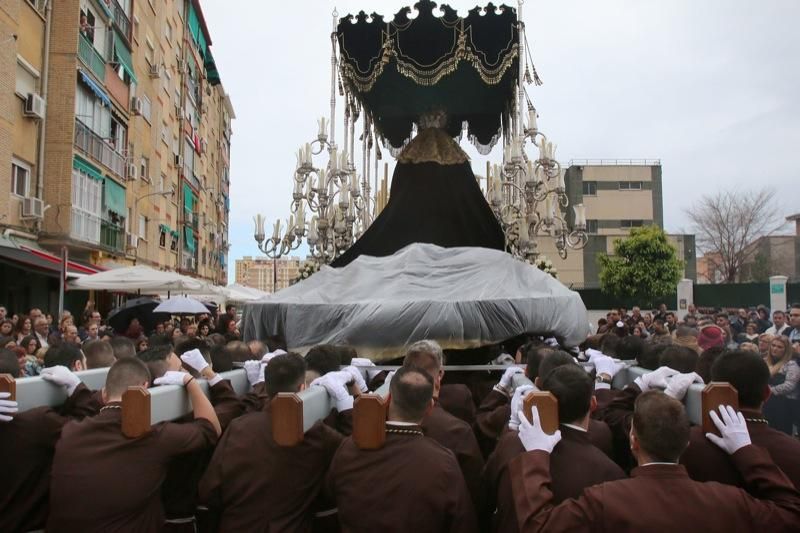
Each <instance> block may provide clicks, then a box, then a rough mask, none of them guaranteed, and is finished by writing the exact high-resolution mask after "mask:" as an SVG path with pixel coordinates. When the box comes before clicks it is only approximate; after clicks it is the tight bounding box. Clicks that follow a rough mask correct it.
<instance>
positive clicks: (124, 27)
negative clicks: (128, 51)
mask: <svg viewBox="0 0 800 533" xmlns="http://www.w3.org/2000/svg"><path fill="white" fill-rule="evenodd" d="M108 4H109V6H110V7H111V13H112V14H113V18H114V24H116V25H117V28H119V31H120V32H122V35H124V36H125V38H126V39H128V42H130V40H131V19H129V18H128V15H126V14H125V10H124V9H122V6H121V5H119V2H117V0H110V1H109V2H108Z"/></svg>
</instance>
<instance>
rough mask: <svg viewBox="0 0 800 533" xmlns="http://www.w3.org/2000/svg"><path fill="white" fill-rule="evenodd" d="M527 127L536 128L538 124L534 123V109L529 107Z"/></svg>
mask: <svg viewBox="0 0 800 533" xmlns="http://www.w3.org/2000/svg"><path fill="white" fill-rule="evenodd" d="M528 129H531V130H538V129H539V126H538V124H537V123H536V110H535V109H533V108H531V109H529V110H528Z"/></svg>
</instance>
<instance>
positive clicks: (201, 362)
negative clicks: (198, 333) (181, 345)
mask: <svg viewBox="0 0 800 533" xmlns="http://www.w3.org/2000/svg"><path fill="white" fill-rule="evenodd" d="M181 361H183V362H184V363H186V364H187V365H189V366H190V367H192V368H193V369H195V370H196V371H197V372H202V371H203V370H205V369H206V368H207V367H208V361H206V359H205V357H203V354H201V353H200V350H197V349H195V350H189V351H188V352H186V353H185V354H183V355H181Z"/></svg>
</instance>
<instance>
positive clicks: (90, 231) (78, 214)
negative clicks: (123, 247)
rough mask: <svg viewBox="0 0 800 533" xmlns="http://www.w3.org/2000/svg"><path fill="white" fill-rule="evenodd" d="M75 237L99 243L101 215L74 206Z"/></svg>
mask: <svg viewBox="0 0 800 533" xmlns="http://www.w3.org/2000/svg"><path fill="white" fill-rule="evenodd" d="M71 229H72V231H71V235H72V237H73V238H75V239H78V240H79V241H84V242H89V243H92V244H97V243H99V242H100V217H98V216H97V215H93V214H92V213H89V212H88V211H84V210H83V209H80V208H78V207H73V208H72V228H71Z"/></svg>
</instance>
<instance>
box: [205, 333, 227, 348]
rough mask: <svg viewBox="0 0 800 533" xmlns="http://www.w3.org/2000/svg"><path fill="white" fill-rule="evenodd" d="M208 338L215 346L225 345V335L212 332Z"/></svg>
mask: <svg viewBox="0 0 800 533" xmlns="http://www.w3.org/2000/svg"><path fill="white" fill-rule="evenodd" d="M207 339H208V340H209V341H211V344H213V345H215V346H225V335H221V334H219V333H212V334H210V335H209V336H208V337H207Z"/></svg>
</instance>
